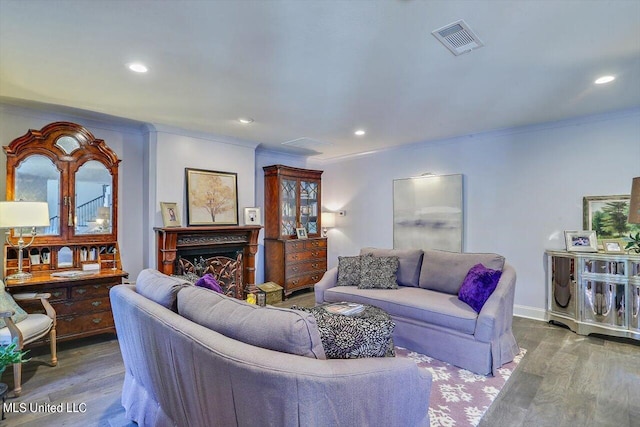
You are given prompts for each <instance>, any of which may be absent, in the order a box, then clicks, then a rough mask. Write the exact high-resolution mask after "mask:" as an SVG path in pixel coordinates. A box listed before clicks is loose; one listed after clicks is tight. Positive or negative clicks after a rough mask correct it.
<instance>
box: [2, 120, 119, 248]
mask: <svg viewBox="0 0 640 427" xmlns="http://www.w3.org/2000/svg"><path fill="white" fill-rule="evenodd" d="M4 150H5V153H6V154H7V200H24V201H44V202H47V203H48V204H49V214H50V217H51V218H50V219H51V221H50V225H49V227H41V228H40V229H38V237H37V239H39V240H40V241H46V242H52V243H54V242H68V241H76V240H78V239H80V240H82V239H86V238H89V237H90V238H91V240H92V241H113V240H115V239H116V236H117V206H118V203H117V194H118V164H119V163H120V160H119V159H118V158H117V156H116V155H115V153H114V152H113V151H112V150H111V149H110V148H109V147H108V146H107V145H106V144H105V142H104V141H103V140H101V139H96V138H95V137H94V136H93V135H92V134H91V133H90V132H89V131H88V130H87V129H85V128H83V127H82V126H79V125H77V124H74V123H68V122H56V123H51V124H49V125H47V126H45V127H44V128H42V129H41V130H39V131H38V130H33V129H32V130H29V131H28V132H27V133H26V134H25V135H24V136H21V137H20V138H18V139H16V140H14V141H13V142H11V144H9V145H8V146H5V147H4Z"/></svg>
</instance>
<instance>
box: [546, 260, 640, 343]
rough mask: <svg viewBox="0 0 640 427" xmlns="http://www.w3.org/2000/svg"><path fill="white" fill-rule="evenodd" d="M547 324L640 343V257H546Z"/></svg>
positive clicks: (583, 333) (582, 333) (584, 333)
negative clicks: (625, 338) (562, 325)
mask: <svg viewBox="0 0 640 427" xmlns="http://www.w3.org/2000/svg"><path fill="white" fill-rule="evenodd" d="M545 259H546V272H547V295H548V300H547V318H548V319H547V320H549V321H553V322H558V323H562V324H564V325H566V326H568V327H569V328H570V329H571V330H572V331H574V332H577V333H579V334H581V335H588V334H591V333H598V334H604V335H613V336H618V337H627V338H635V339H639V340H640V319H639V316H638V315H639V311H640V255H635V254H604V253H580V252H565V251H547V252H546V256H545Z"/></svg>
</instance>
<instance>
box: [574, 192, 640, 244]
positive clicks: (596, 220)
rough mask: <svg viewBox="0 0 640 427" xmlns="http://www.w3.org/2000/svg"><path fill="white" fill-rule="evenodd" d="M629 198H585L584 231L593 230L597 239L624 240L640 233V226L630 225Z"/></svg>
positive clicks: (619, 196)
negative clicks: (630, 235)
mask: <svg viewBox="0 0 640 427" xmlns="http://www.w3.org/2000/svg"><path fill="white" fill-rule="evenodd" d="M630 201H631V196H629V195H617V196H586V197H584V199H583V201H582V203H583V209H582V217H583V219H582V222H583V224H582V226H583V228H584V230H593V231H595V232H596V233H597V234H598V239H615V238H625V237H627V236H628V235H629V234H635V233H637V232H640V224H630V223H629V222H628V218H629V203H630Z"/></svg>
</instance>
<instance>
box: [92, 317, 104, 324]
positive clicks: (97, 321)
mask: <svg viewBox="0 0 640 427" xmlns="http://www.w3.org/2000/svg"><path fill="white" fill-rule="evenodd" d="M92 322H93V323H95V324H96V325H97V324H98V323H100V322H102V319H99V318H95V319H93V320H92Z"/></svg>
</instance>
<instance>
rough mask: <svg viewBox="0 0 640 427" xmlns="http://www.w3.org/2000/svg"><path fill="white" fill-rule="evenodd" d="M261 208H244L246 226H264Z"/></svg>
mask: <svg viewBox="0 0 640 427" xmlns="http://www.w3.org/2000/svg"><path fill="white" fill-rule="evenodd" d="M261 218H262V216H261V215H260V208H244V225H262V221H261Z"/></svg>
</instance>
